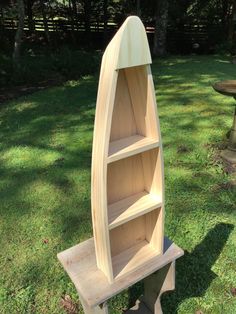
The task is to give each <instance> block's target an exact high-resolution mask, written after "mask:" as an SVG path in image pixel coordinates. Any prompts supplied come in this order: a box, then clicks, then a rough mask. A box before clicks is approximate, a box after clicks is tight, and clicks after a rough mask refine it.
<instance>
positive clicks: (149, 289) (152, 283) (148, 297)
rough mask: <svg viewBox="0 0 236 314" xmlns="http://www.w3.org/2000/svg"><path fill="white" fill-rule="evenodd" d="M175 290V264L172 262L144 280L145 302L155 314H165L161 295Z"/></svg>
mask: <svg viewBox="0 0 236 314" xmlns="http://www.w3.org/2000/svg"><path fill="white" fill-rule="evenodd" d="M174 289H175V262H172V263H170V264H168V265H166V266H165V267H163V268H162V269H160V270H158V271H157V272H156V273H155V274H153V275H150V276H149V277H148V278H146V279H145V280H144V298H143V302H144V303H145V304H146V306H147V307H148V308H149V309H150V310H151V312H152V313H154V314H163V312H162V308H161V295H162V294H163V293H164V292H166V291H170V290H174Z"/></svg>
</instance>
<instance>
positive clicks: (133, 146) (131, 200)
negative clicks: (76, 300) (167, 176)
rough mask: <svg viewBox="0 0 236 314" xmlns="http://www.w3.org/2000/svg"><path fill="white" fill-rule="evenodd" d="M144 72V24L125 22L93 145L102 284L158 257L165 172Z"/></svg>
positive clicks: (105, 67)
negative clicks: (104, 280) (105, 280)
mask: <svg viewBox="0 0 236 314" xmlns="http://www.w3.org/2000/svg"><path fill="white" fill-rule="evenodd" d="M150 64H151V56H150V51H149V46H148V41H147V37H146V33H145V29H144V27H143V24H142V22H141V21H140V19H139V18H138V17H134V16H132V17H129V18H128V19H127V20H126V21H125V23H124V24H123V25H122V27H121V28H120V29H119V31H118V32H117V33H116V35H115V37H114V38H113V39H112V41H111V42H110V44H109V45H108V47H107V49H106V51H105V53H104V56H103V59H102V66H101V72H100V80H99V88H98V96H97V107H96V117H95V126H94V139H93V155H92V185H91V186H92V189H91V196H92V197H91V198H92V217H93V230H94V242H95V251H96V259H97V266H98V268H99V269H100V270H102V271H103V272H104V274H105V275H106V276H107V279H108V280H109V282H113V281H115V280H118V278H121V277H122V276H125V275H127V274H130V273H132V272H133V271H135V270H137V269H138V268H139V267H141V266H143V265H144V264H145V263H148V262H149V261H150V260H152V259H153V258H155V257H156V256H158V255H160V254H162V253H163V239H164V230H163V229H164V227H163V226H164V193H163V190H164V179H163V172H164V170H163V157H162V142H161V136H160V127H159V120H158V115H157V106H156V99H155V91H154V86H153V79H152V74H151V69H150Z"/></svg>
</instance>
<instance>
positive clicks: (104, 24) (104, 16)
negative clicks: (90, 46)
mask: <svg viewBox="0 0 236 314" xmlns="http://www.w3.org/2000/svg"><path fill="white" fill-rule="evenodd" d="M107 20H108V16H107V0H103V42H104V46H106V44H107Z"/></svg>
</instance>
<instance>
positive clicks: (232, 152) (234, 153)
mask: <svg viewBox="0 0 236 314" xmlns="http://www.w3.org/2000/svg"><path fill="white" fill-rule="evenodd" d="M213 88H214V90H215V91H217V92H218V93H220V94H223V95H225V96H231V97H234V99H235V100H236V80H228V81H221V82H217V83H215V84H214V85H213ZM221 156H222V157H223V158H224V159H226V160H227V161H229V162H231V163H236V105H235V110H234V119H233V125H232V128H231V130H230V137H229V145H228V148H227V149H226V150H224V151H223V152H222V153H221Z"/></svg>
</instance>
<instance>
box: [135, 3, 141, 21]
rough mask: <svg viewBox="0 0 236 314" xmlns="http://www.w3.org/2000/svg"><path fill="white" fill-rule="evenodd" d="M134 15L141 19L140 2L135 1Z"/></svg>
mask: <svg viewBox="0 0 236 314" xmlns="http://www.w3.org/2000/svg"><path fill="white" fill-rule="evenodd" d="M136 1H137V2H136V14H137V16H139V17H141V8H140V0H136Z"/></svg>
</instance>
